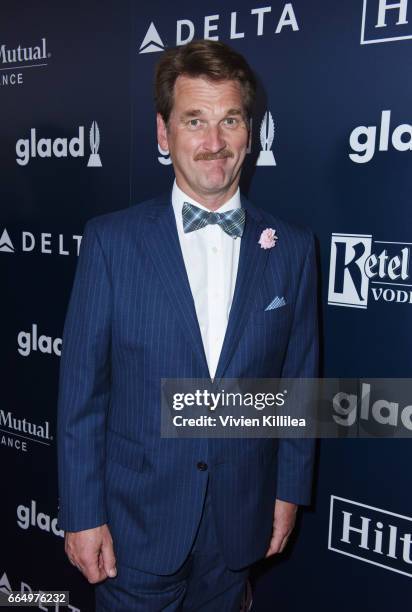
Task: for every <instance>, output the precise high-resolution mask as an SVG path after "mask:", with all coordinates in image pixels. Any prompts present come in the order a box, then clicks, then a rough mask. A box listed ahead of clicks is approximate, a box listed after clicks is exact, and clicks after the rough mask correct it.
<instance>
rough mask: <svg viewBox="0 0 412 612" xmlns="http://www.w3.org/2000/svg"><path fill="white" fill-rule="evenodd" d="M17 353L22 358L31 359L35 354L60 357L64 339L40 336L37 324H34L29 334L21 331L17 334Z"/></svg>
mask: <svg viewBox="0 0 412 612" xmlns="http://www.w3.org/2000/svg"><path fill="white" fill-rule="evenodd" d="M17 351H18V353H19V354H20V355H21V356H22V357H29V355H31V354H32V353H33V352H37V353H39V354H42V355H56V356H57V357H60V356H61V354H62V339H61V338H52V337H51V336H46V334H39V331H38V328H37V324H36V323H33V325H32V326H31V330H30V331H29V332H28V331H21V332H19V333H18V334H17Z"/></svg>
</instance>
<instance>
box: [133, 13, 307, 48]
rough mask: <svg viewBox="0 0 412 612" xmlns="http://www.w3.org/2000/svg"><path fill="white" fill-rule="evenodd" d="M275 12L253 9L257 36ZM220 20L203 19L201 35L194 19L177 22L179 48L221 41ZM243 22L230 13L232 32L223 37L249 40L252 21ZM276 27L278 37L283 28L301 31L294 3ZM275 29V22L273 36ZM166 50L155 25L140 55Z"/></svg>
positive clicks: (224, 18)
mask: <svg viewBox="0 0 412 612" xmlns="http://www.w3.org/2000/svg"><path fill="white" fill-rule="evenodd" d="M271 12H272V7H271V6H263V7H259V8H253V9H251V11H250V14H251V15H253V22H254V23H253V33H254V35H255V36H263V35H264V33H265V32H264V21H265V15H266V14H268V13H271ZM219 20H220V15H206V16H205V17H204V18H203V28H202V29H201V31H200V32H196V28H195V24H194V22H193V21H192V20H191V19H179V20H178V21H176V43H175V44H176V46H180V45H185V44H186V43H188V42H190V41H191V40H193V39H194V38H206V39H208V40H220V38H221V37H220V35H219V33H218V30H219V23H218V22H219ZM241 20H242V24H243V26H241V25H240V24H238V14H237V11H232V12H231V13H230V17H229V16H228V15H223V16H222V21H223V22H224V26H225V27H226V28H228V30H226V31H225V33H224V34H223V38H224V39H230V40H233V39H237V38H246V36H247V27H248V26H249V21H248V20H247V19H246V17H245V16H244V15H242V17H241ZM275 24H276V28H275V30H274V31H275V34H280V33H281V31H282V30H283V28H291V29H292V31H293V32H297V31H298V30H299V25H298V22H297V19H296V15H295V11H294V9H293V5H292V3H291V2H287V3H285V4H284V6H283V10H282V12H281V14H280V16H279V17H278V18H277V19H276V20H275ZM273 25H274V24H273V22H272V27H271V28H270V31H271V32H272V31H273ZM240 27H243V28H244V29H245V31H243V32H242V31H240ZM255 28H256V29H255ZM268 31H269V29H268V28H266V32H268ZM164 48H165V46H164V44H163V41H162V39H161V37H160V35H159V32H158V30H157V28H156V26H155V25H154V23H153V21H152V22H151V23H150V25H149V28H148V30H147V32H146V34H145V35H144V38H143V41H142V43H141V45H140V47H139V53H154V52H157V51H163V50H164Z"/></svg>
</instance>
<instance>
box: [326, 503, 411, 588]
mask: <svg viewBox="0 0 412 612" xmlns="http://www.w3.org/2000/svg"><path fill="white" fill-rule="evenodd" d="M411 544H412V517H410V516H405V515H403V514H396V513H395V512H389V511H388V510H383V509H382V508H375V507H374V506H367V505H366V504H361V503H359V502H356V501H352V500H350V499H345V498H343V497H337V496H335V495H331V498H330V515H329V538H328V549H329V550H331V551H334V552H336V553H340V554H341V555H346V556H348V557H352V558H354V559H358V560H359V561H365V562H366V563H371V564H372V565H377V566H379V567H381V568H383V569H386V570H390V571H392V572H397V573H398V574H403V575H404V576H408V577H409V578H412V558H411V552H412V549H411Z"/></svg>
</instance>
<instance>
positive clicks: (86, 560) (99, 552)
mask: <svg viewBox="0 0 412 612" xmlns="http://www.w3.org/2000/svg"><path fill="white" fill-rule="evenodd" d="M65 551H66V554H67V556H68V558H69V561H70V563H72V565H74V566H75V567H77V569H78V570H80V571H81V572H82V574H84V576H85V577H86V578H87V580H88V581H89V582H90V583H91V584H95V583H96V582H101V581H102V580H105V579H106V578H108V577H110V578H114V577H115V576H116V574H117V570H116V557H115V556H114V550H113V540H112V536H111V535H110V531H109V528H108V526H107V525H100V526H99V527H95V528H94V529H85V530H84V531H66V534H65Z"/></svg>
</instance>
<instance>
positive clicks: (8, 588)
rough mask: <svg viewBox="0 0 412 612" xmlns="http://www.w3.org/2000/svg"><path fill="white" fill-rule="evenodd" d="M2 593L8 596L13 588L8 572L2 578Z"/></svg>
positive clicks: (0, 589)
mask: <svg viewBox="0 0 412 612" xmlns="http://www.w3.org/2000/svg"><path fill="white" fill-rule="evenodd" d="M0 593H6V595H8V594H9V593H11V586H10V582H9V579H8V578H7V574H6V572H4V574H3V576H2V577H1V578H0Z"/></svg>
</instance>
